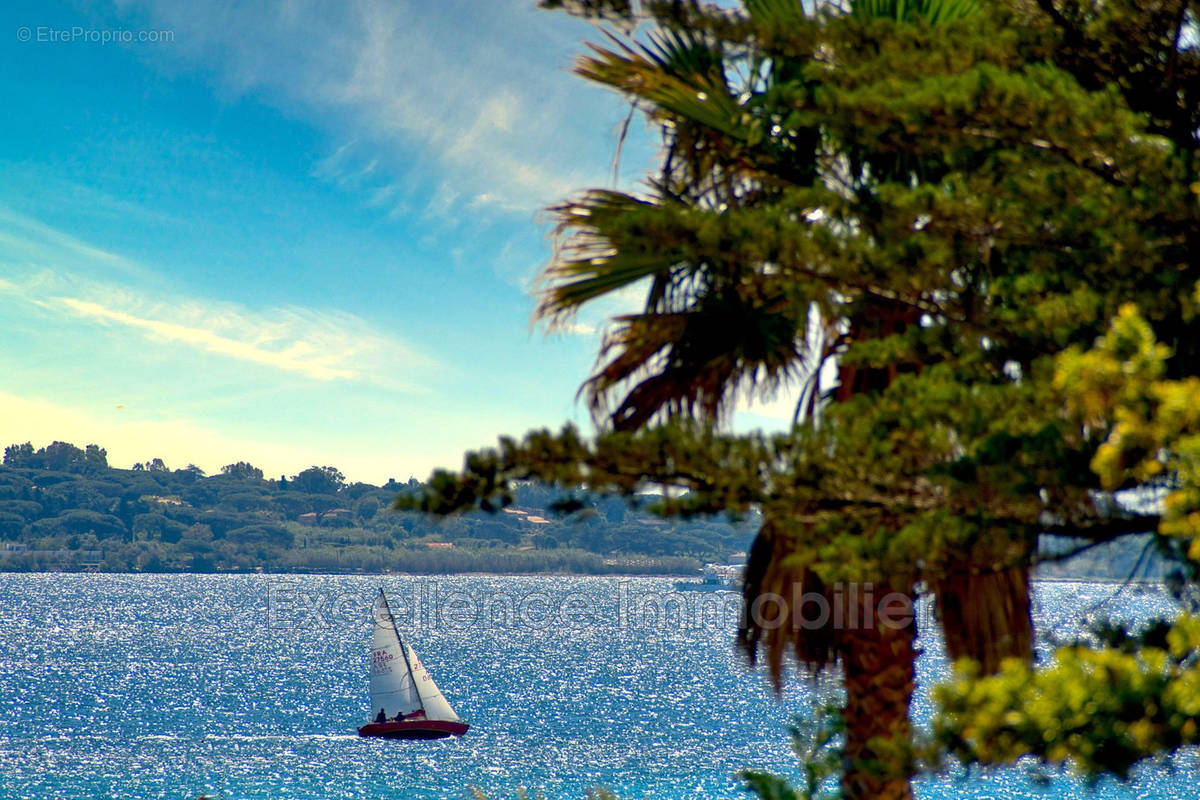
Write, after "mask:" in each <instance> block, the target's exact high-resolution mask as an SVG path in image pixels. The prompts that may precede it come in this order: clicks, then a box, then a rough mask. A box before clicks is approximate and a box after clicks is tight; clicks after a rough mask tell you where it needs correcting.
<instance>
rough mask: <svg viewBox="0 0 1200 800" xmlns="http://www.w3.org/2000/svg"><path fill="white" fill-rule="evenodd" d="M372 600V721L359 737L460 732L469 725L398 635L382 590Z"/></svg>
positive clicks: (428, 736)
mask: <svg viewBox="0 0 1200 800" xmlns="http://www.w3.org/2000/svg"><path fill="white" fill-rule="evenodd" d="M375 602H376V614H375V634H374V637H373V638H372V641H371V660H370V675H371V713H372V721H371V722H368V723H367V724H366V725H363V726H362V727H361V728H359V729H358V735H359V736H382V737H384V738H387V739H444V738H445V737H447V736H462V735H463V734H464V733H466V732H467V729H468V728H470V727H471V726H470V725H468V724H467V723H465V722H463V721H462V720H460V719H459V718H458V714H455V713H454V709H453V708H451V707H450V704H449V703H447V702H446V698H445V697H443V696H442V692H441V690H439V689H438V687H437V684H436V683H434V682H433V676H432V675H430V674H429V670H427V669H425V665H424V664H422V663H421V659H419V658H417V654H416V653H415V652H413V649H412V648H411V647H409V646H408V645H407V644H406V643H405V642H404V640H403V639H401V638H400V631H399V630H397V629H396V620H395V619H394V618H393V617H392V610H391V608H390V607H389V606H388V601H387V597H385V596H384V594H383V589H380V590H379V598H378V599H377V600H376V601H375Z"/></svg>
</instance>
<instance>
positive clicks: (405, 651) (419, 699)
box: [379, 586, 425, 713]
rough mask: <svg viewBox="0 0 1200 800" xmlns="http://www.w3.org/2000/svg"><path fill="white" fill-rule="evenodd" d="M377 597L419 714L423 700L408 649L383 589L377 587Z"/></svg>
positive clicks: (422, 710)
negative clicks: (381, 600)
mask: <svg viewBox="0 0 1200 800" xmlns="http://www.w3.org/2000/svg"><path fill="white" fill-rule="evenodd" d="M379 596H380V597H382V598H383V609H384V611H386V612H387V615H388V619H389V620H391V623H392V631H393V632H394V633H395V634H396V641H397V642H399V643H400V655H402V656H404V666H405V668H407V669H408V679H409V681H411V682H412V686H413V694H415V695H416V696H417V702H418V703H420V704H421V712H422V713H424V712H425V698H423V697H421V690H420V689H419V688H418V687H417V676H416V675H414V674H413V669H412V662H410V661H409V660H408V648H407V647H405V645H404V639H402V638H401V637H400V630H399V629H398V628H397V627H396V618H395V617H393V616H392V607H391V606H390V605H388V601H387V595H386V594H384V593H383V587H382V586H380V587H379Z"/></svg>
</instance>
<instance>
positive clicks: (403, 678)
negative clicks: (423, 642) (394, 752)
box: [369, 601, 421, 719]
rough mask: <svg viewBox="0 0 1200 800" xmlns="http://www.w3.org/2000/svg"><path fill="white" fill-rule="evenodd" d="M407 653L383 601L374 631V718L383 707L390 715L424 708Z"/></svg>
mask: <svg viewBox="0 0 1200 800" xmlns="http://www.w3.org/2000/svg"><path fill="white" fill-rule="evenodd" d="M404 655H405V654H404V651H403V650H402V649H401V645H400V637H399V636H398V635H397V634H396V627H395V625H393V624H392V617H391V614H390V613H389V612H388V610H387V605H386V601H384V604H383V606H382V607H381V608H379V609H377V613H376V614H375V635H374V636H373V637H372V639H371V656H370V662H369V669H370V673H371V719H376V716H377V715H378V714H379V711H380V709H382V710H383V714H384V716H385V717H386V718H387V719H392V718H394V717H395V716H396V715H397V714H401V715H403V714H411V713H413V712H414V711H419V710H420V709H421V697H420V695H419V694H418V693H417V688H416V683H415V682H414V681H413V679H412V674H411V673H410V672H409V668H408V664H407V663H406V662H405V660H404Z"/></svg>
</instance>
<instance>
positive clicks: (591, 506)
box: [0, 445, 753, 575]
mask: <svg viewBox="0 0 1200 800" xmlns="http://www.w3.org/2000/svg"><path fill="white" fill-rule="evenodd" d="M70 447H71V446H70V445H67V446H66V447H61V448H58V452H71V450H69V449H68V448H70ZM25 450H28V451H29V453H32V454H33V455H34V456H36V455H37V452H36V451H34V450H33V449H32V447H29V448H23V447H22V446H20V445H14V446H13V447H12V448H10V452H13V451H16V452H24V451H25ZM19 458H20V457H18V459H19ZM37 463H39V464H40V463H41V462H37ZM240 463H241V466H240V467H239V466H238V465H237V464H233V465H229V468H226V469H224V470H222V472H221V474H218V475H214V476H212V477H204V476H203V475H202V474H200V471H199V470H198V469H184V470H175V471H170V470H166V469H162V470H157V469H156V470H153V471H151V470H148V469H146V465H145V463H143V464H142V469H140V470H119V469H112V468H103V469H100V470H99V471H88V472H86V473H78V472H57V471H52V470H49V469H47V468H44V467H41V466H35V467H31V468H14V467H10V466H0V539H3V540H4V541H6V542H10V543H12V544H14V545H15V548H12V547H10V548H9V549H7V550H4V551H3V552H0V569H3V570H44V569H81V568H93V569H94V568H103V569H106V570H113V571H125V570H154V571H168V572H176V571H196V572H220V571H246V570H255V569H262V570H267V571H287V572H312V571H330V572H367V571H374V572H384V571H404V572H414V573H444V572H511V573H538V572H574V573H581V574H589V575H592V574H605V573H674V574H690V573H694V572H695V570H696V569H698V568H699V566H700V564H701V563H702V562H704V561H718V560H720V561H724V560H727V559H728V558H729V556H730V554H732V553H735V552H738V551H744V550H745V549H746V547H747V546H748V544H749V540H750V537H751V536H752V535H753V530H752V528H750V527H746V526H741V527H735V526H732V525H725V524H718V525H710V524H701V523H680V524H678V525H671V526H666V527H663V526H659V525H651V524H649V522H650V520H649V518H648V517H647V515H646V514H634V513H630V514H629V515H628V516H627V515H626V514H625V511H624V508H623V506H622V507H620V513H619V514H617V520H616V521H617V522H621V521H622V520H624V521H625V522H624V524H623V526H622V527H621V528H619V532H618V535H609V534H608V533H607V531H608V527H609V526H608V524H607V520H606V519H605V517H604V516H603V514H602V513H601V512H599V511H597V510H596V509H595V499H594V498H592V497H590V496H589V495H587V494H586V493H582V492H575V493H574V497H575V500H576V502H577V504H578V506H579V507H578V509H577V510H576V511H575V512H574V513H573V514H570V515H567V516H559V515H557V514H556V513H555V512H554V511H552V509H551V506H552V504H553V502H554V500H555V498H556V497H557V493H556V492H555V491H554V490H553V489H550V488H548V487H544V486H540V485H535V484H530V483H521V484H520V485H517V486H515V487H514V492H513V494H514V498H513V499H514V501H515V503H516V505H517V507H518V508H520V509H521V510H522V513H521V514H512V515H509V514H505V515H500V516H499V517H491V516H486V515H481V514H468V515H463V516H461V517H458V518H455V519H452V520H447V521H445V522H442V523H440V524H431V523H430V522H429V521H428V520H425V519H424V518H422V517H420V516H418V515H415V514H411V513H395V512H392V511H389V510H387V509H386V505H387V504H388V503H390V501H391V500H392V499H393V498H394V497H395V496H396V492H397V490H400V489H403V490H404V491H405V492H408V493H412V492H414V491H416V490H417V489H419V488H420V485H419V484H418V483H417V482H416V481H410V482H409V483H407V484H395V483H393V484H389V485H390V486H391V487H392V488H384V487H378V486H372V485H370V484H367V483H355V484H352V485H349V486H342V488H340V489H337V490H336V491H333V492H331V493H308V492H304V491H301V487H300V486H297V485H293V484H292V483H291V482H289V483H288V484H286V485H284V484H283V483H282V482H279V483H277V482H275V481H264V480H263V479H262V478H261V477H260V474H259V472H258V471H257V470H256V469H254V468H252V467H250V465H248V464H245V462H240ZM315 469H316V471H317V473H319V474H317V475H314V476H313V477H314V478H315V479H316V480H319V481H321V482H322V483H323V485H324V487H325V488H327V489H330V488H332V487H333V486H334V485H336V484H337V483H338V481H339V480H341V481H342V482H343V483H344V479H340V478H339V475H340V473H337V470H331V469H329V468H324V469H323V468H315ZM301 483H302V484H303V483H304V482H303V481H301ZM305 485H307V484H305ZM351 507H352V508H353V511H350V510H348V509H349V508H351ZM609 511H612V508H611V507H610V508H609ZM530 515H532V516H535V517H538V516H545V517H549V519H548V520H545V521H541V522H539V523H537V524H534V523H531V522H527V521H525V517H526V516H530ZM430 542H440V543H451V544H453V548H452V549H439V548H430V547H429V546H428V545H429V543H430ZM551 542H554V543H556V546H555V547H551V546H550V543H551Z"/></svg>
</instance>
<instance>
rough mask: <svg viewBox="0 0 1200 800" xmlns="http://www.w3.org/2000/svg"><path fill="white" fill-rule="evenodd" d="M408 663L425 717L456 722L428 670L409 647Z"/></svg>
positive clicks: (456, 716) (455, 715)
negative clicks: (423, 707)
mask: <svg viewBox="0 0 1200 800" xmlns="http://www.w3.org/2000/svg"><path fill="white" fill-rule="evenodd" d="M408 663H409V664H410V665H411V666H412V674H413V676H414V682H415V684H416V686H417V693H418V694H419V695H420V696H421V703H422V704H423V705H424V706H425V716H426V717H428V718H429V719H445V720H450V721H451V722H458V714H455V713H454V709H453V708H451V707H450V704H449V703H447V702H446V698H445V697H443V696H442V690H441V689H439V688H438V687H437V684H436V683H434V682H433V676H432V675H430V674H429V670H427V669H425V665H424V664H422V663H421V659H419V658H417V654H416V653H414V652H413V649H412V648H411V647H410V648H408Z"/></svg>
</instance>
